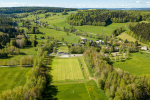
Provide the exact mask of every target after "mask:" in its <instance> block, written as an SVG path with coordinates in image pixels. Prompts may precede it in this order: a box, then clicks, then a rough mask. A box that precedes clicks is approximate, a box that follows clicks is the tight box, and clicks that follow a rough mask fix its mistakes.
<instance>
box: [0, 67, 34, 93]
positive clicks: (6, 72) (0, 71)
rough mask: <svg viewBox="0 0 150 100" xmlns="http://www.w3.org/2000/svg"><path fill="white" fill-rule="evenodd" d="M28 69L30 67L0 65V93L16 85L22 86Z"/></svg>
mask: <svg viewBox="0 0 150 100" xmlns="http://www.w3.org/2000/svg"><path fill="white" fill-rule="evenodd" d="M30 69H31V68H23V67H15V68H14V67H13V68H10V67H9V68H1V67H0V93H2V91H4V90H9V89H13V88H15V87H18V86H23V85H24V84H25V82H26V78H25V76H26V73H27V72H28V71H29V70H30Z"/></svg>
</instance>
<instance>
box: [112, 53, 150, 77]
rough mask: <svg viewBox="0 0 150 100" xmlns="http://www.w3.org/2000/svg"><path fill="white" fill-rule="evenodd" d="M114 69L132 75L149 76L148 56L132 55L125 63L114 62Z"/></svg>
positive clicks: (149, 61)
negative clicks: (119, 69)
mask: <svg viewBox="0 0 150 100" xmlns="http://www.w3.org/2000/svg"><path fill="white" fill-rule="evenodd" d="M113 66H114V67H116V68H121V69H123V70H125V71H128V72H129V73H131V74H132V75H144V74H150V54H140V53H133V54H131V57H130V59H129V60H126V61H125V62H115V63H114V64H113Z"/></svg>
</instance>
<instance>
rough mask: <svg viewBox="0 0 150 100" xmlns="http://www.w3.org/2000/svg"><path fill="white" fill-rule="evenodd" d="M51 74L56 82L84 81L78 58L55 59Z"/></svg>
mask: <svg viewBox="0 0 150 100" xmlns="http://www.w3.org/2000/svg"><path fill="white" fill-rule="evenodd" d="M51 74H52V76H53V81H54V82H55V81H64V80H65V81H68V80H81V79H84V77H83V73H82V71H81V68H80V65H79V62H78V59H77V58H70V59H69V58H62V59H61V58H60V59H53V61H52V72H51Z"/></svg>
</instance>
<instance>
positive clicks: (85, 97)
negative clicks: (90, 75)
mask: <svg viewBox="0 0 150 100" xmlns="http://www.w3.org/2000/svg"><path fill="white" fill-rule="evenodd" d="M56 87H57V89H58V94H57V96H56V98H58V100H90V96H89V94H88V91H87V89H86V86H85V83H77V84H63V85H56Z"/></svg>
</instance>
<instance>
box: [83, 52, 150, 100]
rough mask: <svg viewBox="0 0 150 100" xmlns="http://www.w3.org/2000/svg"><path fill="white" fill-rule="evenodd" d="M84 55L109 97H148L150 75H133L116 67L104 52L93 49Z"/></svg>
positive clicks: (134, 99) (131, 99)
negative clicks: (110, 63)
mask: <svg viewBox="0 0 150 100" xmlns="http://www.w3.org/2000/svg"><path fill="white" fill-rule="evenodd" d="M84 56H85V58H87V59H88V61H89V62H90V63H91V69H92V70H93V73H94V75H95V77H98V78H97V79H98V80H99V83H98V84H99V86H100V88H101V89H103V90H104V91H105V94H106V96H108V97H109V99H115V100H117V99H123V100H124V99H126V100H136V99H139V100H142V99H147V98H148V96H149V85H148V84H149V81H150V80H149V76H141V77H138V76H132V75H131V74H129V73H128V72H126V71H123V70H121V69H117V68H114V67H113V66H111V65H109V64H108V63H109V59H107V57H105V56H104V55H103V53H96V52H94V50H92V49H90V50H86V51H85V53H84ZM140 60H141V59H140ZM132 63H133V62H132ZM136 65H137V64H136ZM136 65H135V66H136ZM131 66H132V65H130V67H131ZM126 67H127V66H126ZM134 70H135V69H134ZM146 84H147V85H146ZM143 88H144V89H143ZM143 93H144V94H145V95H142V94H143Z"/></svg>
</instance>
